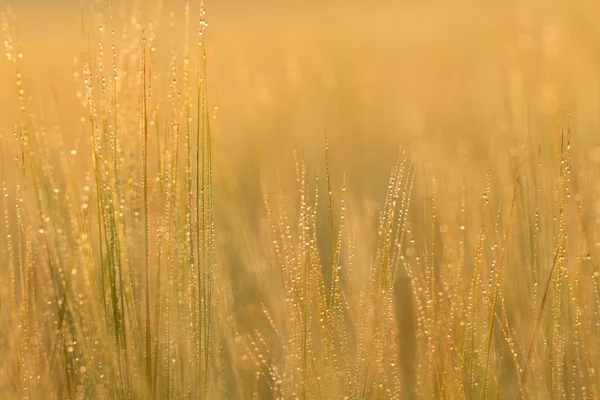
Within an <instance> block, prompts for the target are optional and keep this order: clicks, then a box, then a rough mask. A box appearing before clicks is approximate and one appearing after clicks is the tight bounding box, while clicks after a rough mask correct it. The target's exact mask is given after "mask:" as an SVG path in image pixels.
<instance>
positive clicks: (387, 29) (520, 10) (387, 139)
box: [0, 0, 600, 201]
mask: <svg viewBox="0 0 600 400" xmlns="http://www.w3.org/2000/svg"><path fill="white" fill-rule="evenodd" d="M113 3H114V4H113V12H112V14H113V16H114V26H115V27H116V29H117V30H118V33H117V34H119V33H120V31H119V30H120V29H122V27H124V26H128V27H129V29H138V30H139V29H142V26H147V25H146V23H147V22H153V23H154V25H153V27H154V29H155V33H156V38H157V39H156V48H157V50H156V51H157V54H158V55H157V56H156V57H155V58H154V61H153V62H155V63H161V62H164V63H168V60H169V56H168V55H169V54H170V53H169V52H170V49H171V48H176V49H177V50H176V51H182V49H183V47H184V46H183V45H182V43H183V42H184V41H185V40H186V31H185V27H186V24H185V16H184V10H185V6H184V4H185V2H184V1H163V2H154V1H153V2H150V3H148V5H147V4H146V3H144V2H143V1H131V2H118V1H117V2H113ZM198 8H199V3H198V2H192V3H191V11H190V21H191V22H190V23H189V26H188V32H187V35H189V36H187V37H190V38H192V42H193V41H194V39H193V38H194V37H196V36H195V35H196V34H195V32H196V30H197V25H196V23H197V22H196V21H197V20H198ZM206 8H207V20H208V22H209V28H208V29H209V30H208V35H209V36H208V46H209V47H208V65H209V77H208V80H209V95H210V104H211V108H212V112H213V118H215V120H214V125H213V127H214V134H215V152H216V154H217V155H218V154H222V155H223V157H219V156H217V157H215V162H216V163H217V166H216V173H217V174H221V178H223V179H222V181H223V182H228V188H229V189H228V190H231V191H232V193H244V196H250V197H252V196H254V197H257V198H259V196H260V192H259V187H260V186H259V174H260V173H259V171H260V163H263V165H267V166H269V169H271V170H272V169H273V167H275V168H277V169H281V170H282V171H283V172H282V173H285V171H286V169H287V170H289V171H293V169H294V163H293V150H297V151H299V152H301V153H302V156H303V157H304V158H306V159H307V160H309V161H310V163H315V164H313V165H316V166H319V165H320V166H321V167H322V166H323V160H324V132H325V131H327V133H328V136H329V141H330V142H331V148H332V151H331V158H332V166H333V168H334V174H335V176H336V177H337V179H338V182H339V181H340V180H341V174H342V172H344V173H345V174H346V178H347V182H348V183H349V185H350V187H351V188H352V189H353V191H356V192H360V193H362V195H361V196H365V197H373V198H380V197H381V196H383V193H384V188H385V185H386V181H387V175H388V173H389V171H390V169H391V167H392V165H393V163H394V160H395V159H396V157H397V155H398V152H399V149H400V147H402V148H404V149H406V150H407V151H408V154H409V158H410V159H411V161H413V162H414V163H415V165H416V166H417V168H418V169H428V170H437V171H438V172H439V173H440V174H442V176H443V174H446V175H447V176H452V177H457V176H463V179H465V178H464V177H465V176H469V175H473V177H472V179H476V180H479V181H481V180H482V179H483V174H484V170H485V166H486V165H487V162H488V153H489V152H488V149H489V143H490V138H491V137H492V136H494V137H496V138H501V140H496V152H497V154H500V155H505V156H506V157H510V154H512V155H513V156H514V155H515V154H516V149H517V148H518V147H519V146H521V145H523V144H524V143H525V141H528V142H529V143H530V144H531V145H532V146H531V148H532V149H535V148H536V147H538V146H542V147H548V146H555V145H556V143H557V142H558V141H557V140H550V138H556V137H557V136H560V131H561V130H564V129H566V127H568V128H569V129H570V130H571V132H572V134H573V135H575V136H576V140H574V141H573V143H574V150H575V154H577V155H581V156H582V157H584V158H585V159H587V160H591V161H596V162H598V161H600V160H599V159H598V158H599V157H598V154H599V152H598V149H597V146H598V145H599V144H600V135H598V133H599V129H600V120H599V113H598V110H599V107H600V102H599V94H600V79H599V72H600V52H599V50H598V49H599V48H600V46H599V43H600V28H599V27H598V24H597V23H596V18H595V16H597V15H598V12H599V11H600V6H598V5H596V4H595V3H594V2H592V1H586V0H577V1H571V0H554V1H517V0H513V1H502V2H500V1H490V2H485V4H482V3H481V2H476V1H467V0H458V1H419V2H415V1H371V2H368V3H365V2H353V1H350V2H349V1H343V2H342V1H326V2H317V1H285V2H281V1H266V0H261V1H252V2H249V1H234V0H218V1H207V2H206ZM12 9H13V11H14V14H15V18H16V21H17V23H16V24H15V26H16V27H17V32H16V35H15V36H16V39H17V40H18V41H20V46H21V48H22V53H23V55H24V57H23V62H22V68H23V73H24V76H25V78H24V79H25V81H26V83H27V85H28V89H29V90H28V93H29V94H30V95H32V102H33V104H36V105H37V106H39V107H40V108H41V109H43V110H44V116H45V118H47V119H48V120H49V121H51V122H54V121H56V122H57V123H60V125H61V126H62V127H63V128H64V129H67V130H70V131H72V132H73V133H74V134H73V135H72V136H68V137H70V138H71V139H72V140H74V141H76V140H77V135H78V132H79V131H80V130H78V128H77V127H78V126H79V125H78V124H79V121H78V117H77V115H76V113H71V112H69V113H65V112H62V115H61V112H60V111H56V110H71V109H72V108H71V106H73V107H79V106H78V105H77V103H78V100H77V97H76V93H77V91H78V90H81V88H79V87H78V86H77V85H76V83H75V79H74V78H73V77H74V75H73V74H74V73H79V74H81V70H82V62H81V60H82V57H83V54H84V51H85V50H86V48H87V46H88V36H89V31H90V30H92V29H93V28H92V27H95V26H98V25H100V24H102V23H104V24H107V23H108V15H107V14H108V2H106V1H103V2H100V1H96V2H91V1H85V2H81V1H80V0H60V1H45V0H38V1H32V0H22V1H18V2H16V1H15V2H14V4H13V5H12ZM94 10H100V12H101V13H104V14H103V17H100V18H103V19H104V21H99V20H98V17H95V18H96V20H93V21H92V20H91V17H90V16H91V15H94V12H93V11H94ZM91 37H92V40H91V43H93V44H94V45H93V46H92V52H93V54H95V53H94V52H96V51H97V49H96V48H95V43H94V37H95V36H94V35H91ZM118 42H119V41H118ZM119 45H120V43H119ZM105 46H106V44H105ZM122 50H123V49H119V48H118V47H117V52H119V51H122ZM161 52H162V53H161ZM161 54H162V55H165V56H164V57H163V56H162V55H161ZM180 60H181V59H180ZM0 68H2V69H5V68H9V64H8V63H6V62H5V61H2V62H0ZM156 69H157V70H159V69H161V68H158V67H157V68H156ZM163 69H164V68H163ZM40 71H43V73H40ZM0 72H2V71H0ZM0 76H1V80H0V93H2V96H0V120H1V121H3V122H4V129H10V126H12V125H13V124H14V123H15V121H16V112H17V108H16V107H10V104H11V103H13V102H14V101H15V99H16V96H14V95H15V90H14V89H13V88H14V80H13V78H12V76H14V75H10V74H6V73H1V74H0ZM56 104H60V107H56ZM80 108H81V115H82V116H84V115H86V114H87V110H86V109H84V108H82V107H80ZM71 139H67V140H71ZM578 152H579V153H580V154H578ZM498 162H499V163H505V162H506V158H505V157H500V158H499V159H498ZM457 173H458V175H457ZM469 179H471V178H469ZM441 184H442V185H443V184H444V182H443V181H442V183H441ZM338 186H339V185H338ZM449 186H450V189H451V188H452V187H454V188H455V187H456V181H455V180H453V181H452V182H449ZM450 189H449V190H450ZM365 201H367V200H365Z"/></svg>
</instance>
